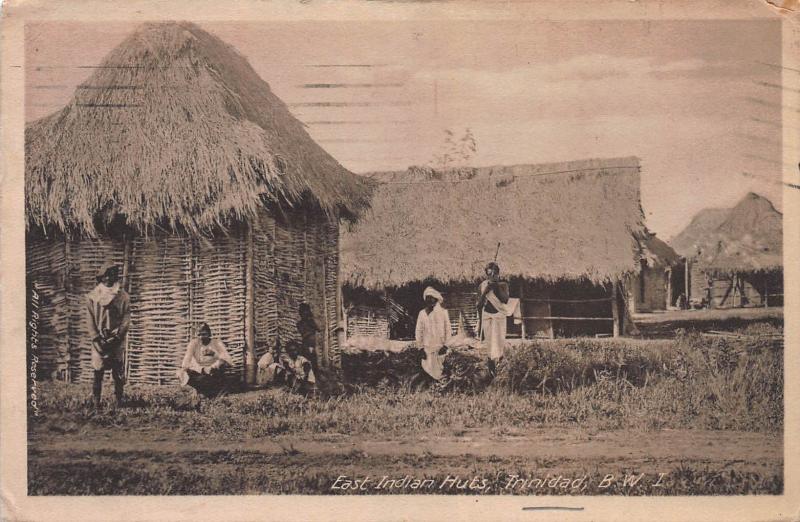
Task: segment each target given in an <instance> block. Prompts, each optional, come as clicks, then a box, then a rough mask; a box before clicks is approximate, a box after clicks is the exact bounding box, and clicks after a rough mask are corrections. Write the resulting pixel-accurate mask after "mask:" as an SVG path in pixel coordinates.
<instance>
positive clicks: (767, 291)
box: [764, 276, 769, 308]
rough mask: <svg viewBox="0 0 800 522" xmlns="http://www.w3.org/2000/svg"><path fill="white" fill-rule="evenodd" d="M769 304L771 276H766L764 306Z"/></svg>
mask: <svg viewBox="0 0 800 522" xmlns="http://www.w3.org/2000/svg"><path fill="white" fill-rule="evenodd" d="M768 306H769V278H768V277H766V276H765V277H764V308H767V307H768Z"/></svg>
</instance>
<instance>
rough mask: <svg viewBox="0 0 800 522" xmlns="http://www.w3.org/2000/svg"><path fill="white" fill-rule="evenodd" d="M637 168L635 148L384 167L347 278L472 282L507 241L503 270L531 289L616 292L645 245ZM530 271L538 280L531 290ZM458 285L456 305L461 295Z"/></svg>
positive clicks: (351, 233)
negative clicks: (622, 154)
mask: <svg viewBox="0 0 800 522" xmlns="http://www.w3.org/2000/svg"><path fill="white" fill-rule="evenodd" d="M639 169H640V167H639V160H638V159H637V158H633V157H628V158H613V159H592V160H584V161H572V162H566V163H554V164H541V165H516V166H501V167H484V168H460V169H451V170H446V171H437V170H433V169H427V168H412V169H409V170H408V171H406V172H389V173H374V174H372V175H371V176H370V177H371V178H372V179H374V180H376V181H379V182H380V184H379V185H378V187H377V188H376V189H375V194H374V197H373V201H372V205H371V210H369V211H367V212H366V213H365V215H364V217H363V219H362V220H361V221H359V223H358V224H356V225H354V226H353V227H351V228H350V229H348V230H347V231H345V232H344V233H343V234H342V275H343V278H345V280H346V281H347V282H348V283H349V284H350V285H352V286H354V287H364V288H369V289H382V288H390V289H392V288H395V289H396V288H399V287H403V286H404V285H409V284H412V283H414V282H420V281H437V282H439V283H440V285H447V286H449V287H456V286H461V287H466V288H470V289H471V290H474V282H475V281H476V280H477V279H478V278H480V277H481V276H482V274H483V268H484V266H485V264H486V263H487V262H488V261H491V260H492V258H493V257H494V254H495V249H496V247H497V244H498V242H499V243H501V246H500V253H499V257H498V262H499V264H500V266H501V267H502V272H503V276H504V277H506V278H511V279H516V280H519V281H520V285H521V286H520V291H524V292H525V295H529V292H531V293H533V292H535V293H538V294H539V295H540V296H541V295H542V294H543V293H544V292H547V293H548V295H549V297H548V299H549V300H550V301H552V302H555V301H556V300H558V299H559V298H565V297H569V296H568V295H567V294H569V293H570V292H569V291H568V290H567V289H566V287H567V286H569V285H570V284H572V292H571V293H572V294H575V295H574V297H575V299H574V300H573V299H571V300H570V302H572V301H577V300H579V299H580V298H581V297H585V298H587V299H592V300H595V301H601V300H608V301H610V300H611V297H609V294H610V289H611V288H612V287H615V285H616V284H618V283H619V282H621V281H622V280H623V278H624V277H625V276H626V274H630V273H635V272H638V270H639V259H640V258H641V257H642V256H643V255H646V253H645V251H644V249H643V247H642V242H641V240H642V239H644V238H646V237H648V236H647V230H646V228H645V225H644V215H643V212H642V209H641V204H640V195H639V186H640V175H639ZM524 281H528V282H531V281H536V282H537V285H538V286H537V285H534V286H535V288H534V287H530V288H528V289H527V290H525V289H523V288H522V283H521V282H524ZM543 284H545V286H546V285H547V284H549V285H550V286H549V287H548V288H545V287H543V286H542V285H543ZM555 284H561V285H562V286H561V287H560V290H557V289H556V288H555V287H554V285H555ZM590 288H595V289H597V288H601V289H602V291H600V292H599V294H598V293H595V294H593V293H592V292H593V291H592V290H590ZM607 290H608V291H607ZM449 293H450V297H449V298H448V297H447V296H446V297H445V299H446V300H448V299H450V303H451V305H450V308H451V309H452V304H453V302H454V301H462V300H461V299H460V298H457V297H455V295H454V294H455V292H454V291H450V292H449ZM590 294H591V295H590ZM600 294H602V295H600ZM416 297H417V298H418V296H416ZM463 301H464V306H465V307H469V306H472V307H473V308H474V305H473V304H469V303H472V302H473V300H472V299H463ZM548 306H549V305H548ZM570 306H572V305H570ZM603 306H605V308H606V309H607V308H609V306H608V304H607V303H606V304H605V305H603ZM572 308H575V307H574V306H573V307H572ZM606 312H607V313H606ZM542 313H545V312H542ZM560 313H562V312H555V311H554V309H553V308H548V311H547V312H546V313H545V315H547V316H548V317H553V316H559V314H560ZM567 313H568V312H567V311H564V312H563V314H567ZM603 313H606V315H609V316H610V315H611V312H610V311H608V310H606V311H605V312H603ZM464 314H468V312H467V310H466V308H465V310H464ZM573 314H574V315H575V314H576V315H579V316H580V315H582V314H588V312H587V311H586V310H585V309H584V310H583V311H581V310H577V311H574V312H573ZM615 315H616V314H615ZM411 316H412V317H413V316H414V315H413V314H411ZM468 319H470V318H468ZM608 319H609V320H610V319H611V318H610V317H609V318H608ZM470 320H471V319H470ZM564 320H565V321H566V319H564ZM587 321H588V319H587ZM608 326H610V323H609V325H608Z"/></svg>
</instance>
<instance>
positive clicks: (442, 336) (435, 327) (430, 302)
mask: <svg viewBox="0 0 800 522" xmlns="http://www.w3.org/2000/svg"><path fill="white" fill-rule="evenodd" d="M422 297H423V299H425V308H423V309H422V310H420V312H419V315H418V316H417V330H416V336H415V338H416V341H417V347H418V348H421V349H422V350H424V352H425V358H424V359H423V360H422V369H423V370H425V373H427V374H428V375H430V376H431V377H432V378H434V379H436V380H439V379H441V378H442V369H443V366H444V352H445V351H446V348H445V346H446V344H447V340H448V339H449V338H450V316H449V315H448V313H447V310H445V309H444V308H442V294H440V293H439V292H438V291H437V290H436V289H435V288H433V287H431V286H429V287H428V288H426V289H425V291H424V292H423V293H422Z"/></svg>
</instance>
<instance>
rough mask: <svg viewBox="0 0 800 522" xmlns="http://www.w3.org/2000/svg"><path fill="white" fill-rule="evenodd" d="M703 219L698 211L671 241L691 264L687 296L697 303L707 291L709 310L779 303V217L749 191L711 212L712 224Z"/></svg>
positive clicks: (780, 261) (780, 282)
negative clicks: (734, 202)
mask: <svg viewBox="0 0 800 522" xmlns="http://www.w3.org/2000/svg"><path fill="white" fill-rule="evenodd" d="M709 215H712V214H709V211H708V210H706V211H702V212H701V213H700V214H698V216H697V217H695V219H693V220H692V222H691V223H690V224H689V226H688V227H687V228H686V229H685V230H683V231H682V232H681V233H680V234H679V235H678V236H676V239H675V241H673V244H674V245H676V249H678V250H679V251H681V253H683V254H684V255H685V256H687V258H688V259H689V260H690V262H691V265H692V269H691V272H692V273H691V278H692V284H691V286H692V291H691V293H692V294H693V295H694V296H695V297H696V298H698V299H699V297H698V296H699V295H701V294H702V293H703V292H709V288H710V292H711V294H712V295H711V296H707V297H706V299H707V300H708V301H710V302H711V304H712V305H715V306H733V305H734V304H733V303H737V304H736V306H738V304H757V305H760V304H767V303H768V302H769V297H779V298H780V299H773V300H772V302H773V303H779V302H782V298H783V294H782V293H781V292H782V291H783V215H782V214H781V213H780V212H778V211H777V210H776V209H775V207H774V206H773V205H772V203H771V202H770V201H769V200H768V199H766V198H764V197H763V196H760V195H758V194H754V193H752V192H751V193H749V194H747V195H746V196H745V197H744V198H742V200H741V201H739V203H737V204H736V206H734V207H733V208H730V209H714V210H713V217H714V219H715V220H718V221H719V223H718V224H717V225H716V226H712V225H713V224H714V223H709V221H711V220H710V219H707V216H709ZM737 297H739V298H740V299H739V300H738V301H737Z"/></svg>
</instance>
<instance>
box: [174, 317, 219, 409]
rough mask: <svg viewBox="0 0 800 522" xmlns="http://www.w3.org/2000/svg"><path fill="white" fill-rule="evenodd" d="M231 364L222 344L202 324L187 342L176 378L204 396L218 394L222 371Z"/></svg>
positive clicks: (208, 327)
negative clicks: (195, 334)
mask: <svg viewBox="0 0 800 522" xmlns="http://www.w3.org/2000/svg"><path fill="white" fill-rule="evenodd" d="M231 364H232V361H231V358H230V355H228V350H227V349H226V348H225V343H223V342H222V341H220V340H219V339H214V338H212V337H211V327H210V326H208V324H207V323H203V324H202V325H201V326H200V328H199V329H198V331H197V337H195V338H194V339H192V340H191V341H190V342H189V345H188V346H187V347H186V354H185V355H184V356H183V361H182V362H181V367H180V369H178V379H180V382H181V385H182V386H191V387H192V388H194V389H195V390H197V392H198V393H200V394H201V395H204V396H206V397H212V396H216V395H219V393H220V392H222V391H223V390H224V388H225V368H226V367H228V366H230V365H231Z"/></svg>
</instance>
